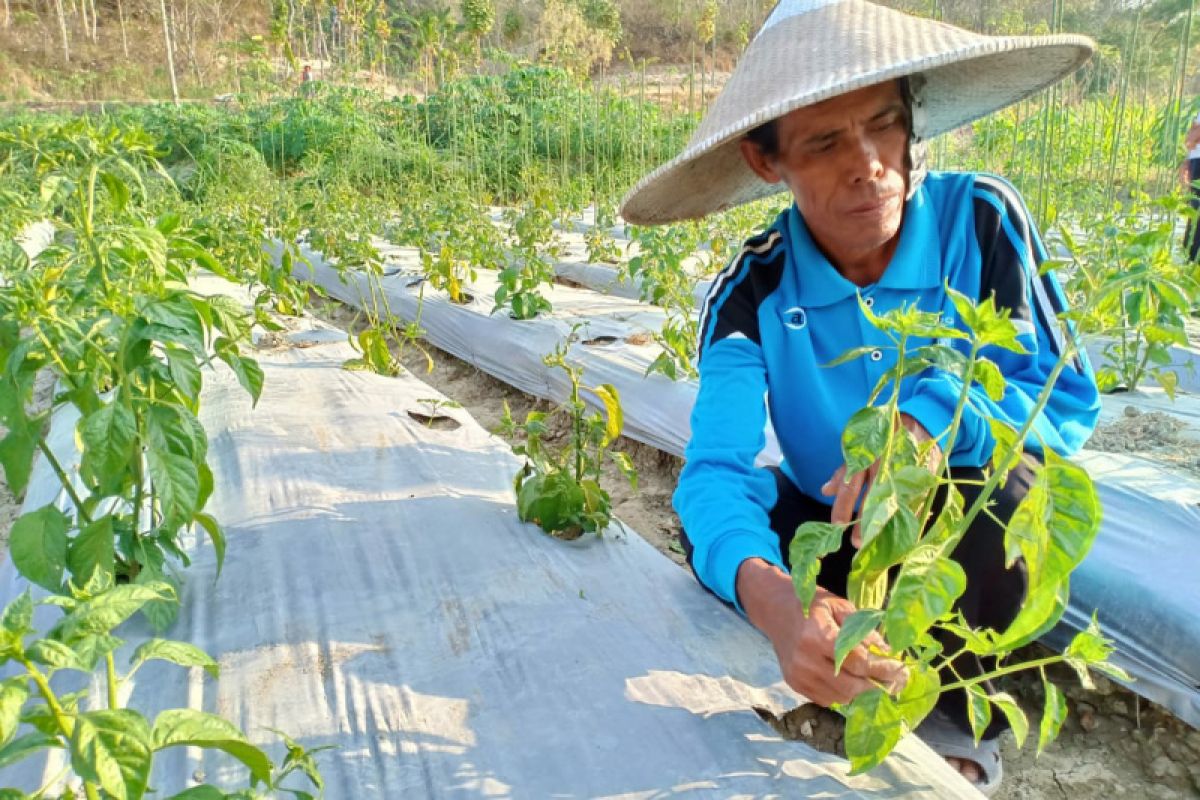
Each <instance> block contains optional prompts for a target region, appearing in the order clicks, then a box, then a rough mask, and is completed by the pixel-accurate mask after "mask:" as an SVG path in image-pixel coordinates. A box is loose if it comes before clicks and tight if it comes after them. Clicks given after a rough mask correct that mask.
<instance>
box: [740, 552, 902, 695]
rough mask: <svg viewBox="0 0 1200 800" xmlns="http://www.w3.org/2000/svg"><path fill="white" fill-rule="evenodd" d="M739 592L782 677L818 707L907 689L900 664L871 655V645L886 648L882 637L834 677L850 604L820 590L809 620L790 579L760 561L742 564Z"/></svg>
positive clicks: (873, 636)
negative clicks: (874, 691) (836, 649)
mask: <svg viewBox="0 0 1200 800" xmlns="http://www.w3.org/2000/svg"><path fill="white" fill-rule="evenodd" d="M737 592H738V597H739V599H740V600H741V602H742V608H744V609H745V611H746V616H747V617H749V618H750V621H751V622H752V623H753V624H754V626H755V627H756V628H758V629H759V630H761V631H762V632H763V633H765V634H766V635H767V638H768V639H770V640H771V644H772V645H773V646H774V648H775V657H776V658H777V659H779V668H780V670H781V671H782V673H783V679H784V680H785V681H786V682H787V684H788V686H790V687H792V688H793V689H795V690H796V691H797V692H799V693H800V694H802V695H804V696H805V697H807V698H808V699H809V700H811V701H813V702H814V703H817V704H818V705H822V706H829V705H832V704H833V703H848V702H850V701H851V700H853V699H854V698H855V697H856V696H857V695H859V694H861V693H862V692H865V691H867V690H868V689H873V688H875V687H876V686H882V687H884V688H886V689H889V690H895V689H898V688H899V687H901V686H903V685H904V681H905V679H906V677H907V675H906V673H905V670H904V665H903V664H902V663H901V662H900V661H898V660H896V659H892V658H886V657H884V656H880V655H875V654H872V653H870V652H868V648H869V647H870V646H874V647H876V648H878V649H886V645H885V644H884V641H883V638H882V637H881V636H880V635H879V634H878V633H872V634H871V635H870V636H868V637H867V638H866V640H864V642H863V644H860V645H858V646H857V647H855V648H854V649H853V650H851V651H850V654H849V655H848V656H846V660H845V661H843V662H842V669H841V671H840V672H839V673H838V674H837V675H834V674H833V646H834V643H835V642H836V641H837V635H838V631H839V630H841V627H842V623H843V622H845V619H846V617H848V616H850V614H852V613H854V610H855V609H854V605H853V604H852V603H851V602H850V601H849V600H846V599H845V598H843V597H838V596H837V595H835V594H833V593H831V592H827V591H825V590H824V589H821V588H818V589H817V594H816V597H814V598H813V602H812V605H811V606H810V607H809V615H808V616H807V617H805V616H804V608H803V606H801V604H800V600H799V598H797V597H796V592H795V589H793V588H792V579H791V577H789V576H788V574H787V573H785V572H784V571H783V570H781V569H779V568H778V567H775V566H774V565H771V564H768V563H767V562H766V561H763V560H762V559H757V558H754V559H748V560H746V561H744V562H742V566H741V567H740V568H739V569H738V577H737Z"/></svg>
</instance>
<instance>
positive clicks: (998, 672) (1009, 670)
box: [938, 656, 1064, 694]
mask: <svg viewBox="0 0 1200 800" xmlns="http://www.w3.org/2000/svg"><path fill="white" fill-rule="evenodd" d="M1063 658H1064V657H1063V656H1046V657H1045V658H1039V659H1036V660H1034V661H1023V662H1021V663H1020V664H1013V665H1012V666H1008V667H1000V668H998V669H994V670H992V671H991V672H985V673H983V674H982V675H976V676H975V677H974V678H964V679H962V680H958V681H955V682H954V683H948V684H946V685H944V686H942V687H941V689H939V690H938V692H939V694H940V693H944V692H949V691H953V690H954V689H963V688H966V687H967V686H973V685H974V684H977V683H983V682H984V681H990V680H993V679H994V678H1002V677H1004V676H1005V675H1011V674H1013V673H1014V672H1021V671H1022V670H1026V669H1033V668H1034V667H1038V668H1041V667H1045V666H1049V665H1050V664H1057V663H1059V662H1060V661H1062V660H1063Z"/></svg>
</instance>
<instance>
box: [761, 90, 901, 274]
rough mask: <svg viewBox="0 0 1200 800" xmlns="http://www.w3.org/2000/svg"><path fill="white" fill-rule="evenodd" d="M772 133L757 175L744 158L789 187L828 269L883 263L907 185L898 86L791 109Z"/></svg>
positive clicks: (893, 237) (896, 229)
mask: <svg viewBox="0 0 1200 800" xmlns="http://www.w3.org/2000/svg"><path fill="white" fill-rule="evenodd" d="M777 132H778V140H779V149H778V151H777V152H776V153H775V154H774V155H766V154H762V151H761V150H760V151H758V152H759V154H761V156H762V162H761V166H762V168H763V169H762V171H760V169H759V168H756V167H755V164H754V163H753V159H752V157H751V156H750V155H747V160H748V161H751V164H750V165H751V167H752V168H754V169H755V171H756V172H758V174H759V176H760V177H762V178H764V179H765V180H768V181H770V182H772V183H774V182H777V181H783V182H784V184H786V185H787V187H788V188H789V189H791V191H792V196H793V197H795V199H796V205H797V206H798V207H799V209H800V213H801V214H802V215H803V216H804V221H805V223H806V224H807V225H808V228H809V231H810V232H811V233H812V235H813V238H814V239H815V240H816V241H817V244H818V245H820V246H821V248H822V250H824V251H825V253H826V254H827V255H828V256H829V257H830V259H831V260H832V261H833V263H834V265H835V266H837V267H838V268H839V269H843V268H844V267H845V266H846V262H851V263H853V262H855V261H856V260H858V259H862V258H864V257H866V258H869V257H870V256H871V255H873V254H877V253H883V254H885V255H886V256H887V258H890V255H891V252H892V244H893V242H894V240H896V237H897V234H898V233H899V231H900V222H901V219H902V217H903V213H904V199H905V194H906V192H907V187H908V168H907V166H906V160H907V159H906V156H907V152H908V112H907V110H906V108H905V105H904V102H903V99H902V98H901V96H900V89H899V86H898V85H897V83H896V82H895V81H888V82H887V83H880V84H876V85H874V86H867V87H865V88H862V89H858V90H856V91H853V92H849V93H847V94H843V95H839V96H837V97H833V98H830V99H829V100H824V101H822V102H820V103H815V104H813V105H811V106H805V107H803V108H798V109H796V110H795V111H792V112H791V113H789V114H786V115H784V116H783V117H780V118H779V121H778V123H777ZM750 146H751V147H754V146H753V145H750ZM754 149H757V148H754ZM744 150H745V148H743V151H744Z"/></svg>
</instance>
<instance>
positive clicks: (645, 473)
mask: <svg viewBox="0 0 1200 800" xmlns="http://www.w3.org/2000/svg"><path fill="white" fill-rule="evenodd" d="M316 311H317V313H318V316H320V317H322V318H323V319H325V320H327V321H329V322H332V323H334V324H336V325H340V326H351V325H352V323H353V321H354V319H355V317H356V314H355V312H354V311H353V310H350V309H347V308H346V307H344V306H341V305H340V304H337V303H332V302H329V303H325V304H323V305H322V307H321V308H318V309H316ZM263 344H264V345H266V346H268V347H269V346H270V342H264V343H263ZM423 346H424V347H425V349H426V350H427V351H428V353H429V354H430V356H431V357H432V359H433V362H434V368H433V370H432V371H431V372H426V369H425V367H426V362H425V357H424V355H422V354H421V353H420V352H418V351H417V350H416V348H408V350H407V351H406V352H404V353H401V354H399V355H400V360H401V362H402V363H403V364H404V365H405V367H406V368H408V369H409V370H410V371H411V372H412V374H413V375H415V376H416V377H418V378H420V379H421V380H423V381H425V382H426V383H428V384H429V385H430V386H432V387H433V388H435V389H437V390H438V391H439V392H441V393H442V394H444V395H446V397H448V398H450V399H451V400H453V401H455V402H457V403H459V404H461V406H462V407H463V408H464V409H465V410H466V411H467V412H468V413H470V414H471V416H472V417H473V418H474V419H476V420H477V421H478V422H479V423H480V424H481V425H483V426H484V427H485V428H487V429H488V430H495V429H496V428H497V427H498V425H499V423H500V419H501V415H502V414H503V407H504V403H505V402H507V403H508V405H509V407H510V408H511V409H512V414H513V416H514V417H517V418H518V419H522V418H524V415H525V414H526V413H527V412H528V411H530V410H532V409H534V408H541V409H546V408H547V407H548V406H547V404H546V403H545V402H543V401H540V400H537V399H534V398H532V397H529V396H527V395H524V394H522V393H521V392H519V391H518V390H516V389H514V388H512V387H511V386H508V385H507V384H505V383H502V382H500V381H498V380H496V379H494V378H492V377H490V376H488V375H486V374H484V373H482V372H480V371H479V370H477V369H476V368H475V367H473V366H471V365H469V364H466V363H464V362H462V361H459V360H458V359H456V358H454V357H453V356H450V355H448V354H446V353H444V352H442V351H440V350H438V349H436V348H434V347H432V346H430V345H428V344H423ZM39 397H41V398H42V400H41V401H42V402H48V400H49V387H48V386H45V385H42V386H41V388H40V390H39ZM430 411H431V414H430V416H433V417H436V416H438V415H437V413H436V409H430ZM1144 416H1150V415H1144ZM435 424H436V423H435ZM1160 427H1162V426H1161V425H1160ZM618 446H619V447H620V448H621V449H624V450H625V451H626V452H627V453H628V454H629V455H630V457H631V458H632V460H633V462H634V465H635V466H636V468H637V470H638V489H637V491H633V490H632V489H631V488H630V487H629V484H628V483H626V481H625V480H624V479H623V478H622V477H621V476H620V475H619V474H618V473H617V472H616V471H615V469H612V470H610V471H608V473H607V474H606V475H605V478H606V483H605V486H606V487H607V488H608V490H609V491H610V493H611V494H612V496H613V510H614V513H615V515H616V516H617V517H618V518H620V519H621V521H622V522H624V523H625V524H626V525H628V526H629V527H630V528H632V529H633V530H635V531H637V532H638V533H639V534H640V535H641V536H642V537H643V538H645V539H646V540H648V541H649V542H650V543H651V544H653V545H654V546H655V547H656V548H657V549H658V550H660V551H661V552H662V553H664V554H665V555H666V556H667V557H669V558H670V559H672V560H673V561H674V562H675V563H677V564H679V565H680V566H681V567H682V568H686V567H685V565H686V561H685V559H684V556H683V548H682V546H681V545H680V542H679V533H680V525H679V520H678V518H677V517H676V516H675V513H674V512H673V510H672V508H671V493H672V492H673V491H674V488H675V483H676V480H677V479H678V477H679V470H680V467H681V466H682V461H681V460H680V459H678V458H675V457H673V456H670V455H667V454H664V453H662V452H661V451H659V450H656V449H654V448H651V447H648V446H645V445H642V444H638V443H636V442H632V441H629V440H625V439H622V440H621V441H620V443H619V445H618ZM18 511H19V505H18V499H17V498H14V497H13V496H12V495H11V494H10V493H9V492H8V490H7V487H6V486H5V484H4V483H3V481H0V538H4V539H6V538H7V534H8V530H9V528H10V526H11V522H12V520H13V519H15V517H16V515H17V513H18ZM1041 652H1042V651H1041V649H1040V646H1037V645H1034V646H1033V648H1032V649H1031V650H1030V651H1029V652H1028V653H1026V654H1024V655H1025V656H1026V657H1028V658H1034V657H1037V656H1038V655H1039V654H1040V653H1041ZM1052 677H1055V678H1057V679H1058V680H1057V681H1056V682H1057V683H1058V684H1059V685H1060V686H1062V687H1064V691H1065V693H1066V695H1067V698H1068V703H1069V706H1070V711H1071V713H1070V716H1069V718H1068V720H1067V722H1066V724H1065V725H1064V727H1063V730H1062V733H1061V734H1060V735H1059V737H1058V739H1057V740H1056V741H1054V742H1053V743H1051V744H1050V745H1049V746H1048V747H1047V748H1046V751H1045V752H1044V753H1042V755H1041V756H1040V757H1037V756H1035V749H1036V741H1034V740H1036V736H1037V733H1036V732H1037V724H1038V714H1037V713H1036V712H1035V711H1031V712H1030V730H1031V731H1032V733H1031V734H1030V738H1031V741H1027V742H1026V743H1025V747H1024V748H1023V749H1018V748H1017V746H1016V743H1015V742H1014V741H1013V739H1012V737H1011V735H1008V734H1006V735H1005V737H1004V739H1003V743H1002V750H1003V753H1004V759H1005V767H1004V769H1005V778H1004V784H1003V785H1002V786H1001V788H1000V791H999V792H998V793H997V794H996V795H995V797H997V798H1000V799H1001V800H1043V798H1093V797H1133V798H1155V799H1156V800H1158V799H1161V800H1186V799H1187V798H1200V731H1197V730H1196V729H1194V728H1191V727H1189V726H1188V725H1186V724H1184V723H1183V722H1181V721H1180V720H1178V719H1177V718H1175V717H1174V716H1173V715H1171V714H1170V713H1169V712H1167V711H1165V710H1163V709H1162V708H1160V707H1157V706H1155V705H1153V704H1151V703H1148V702H1147V701H1145V700H1143V699H1141V698H1139V697H1138V696H1137V695H1135V694H1133V693H1132V692H1130V691H1128V690H1127V689H1124V688H1122V687H1120V686H1117V685H1116V684H1113V683H1112V682H1110V681H1107V680H1105V679H1103V678H1098V679H1097V680H1096V689H1095V690H1094V691H1092V690H1088V689H1084V688H1082V687H1080V686H1079V685H1078V683H1077V681H1076V680H1075V679H1073V678H1072V677H1071V676H1070V675H1069V674H1066V673H1060V674H1055V675H1054V676H1052ZM998 688H1000V689H1002V690H1004V691H1008V692H1010V693H1013V694H1015V695H1017V696H1018V697H1019V699H1020V700H1021V701H1022V705H1023V706H1024V707H1026V709H1027V710H1031V709H1038V708H1040V707H1041V702H1042V696H1041V686H1040V683H1039V682H1038V681H1037V680H1036V678H1033V677H1024V676H1012V677H1010V678H1009V679H1008V680H1006V681H1004V682H1003V683H1002V684H1001V685H1000V686H999V687H998ZM756 711H758V713H759V715H760V717H761V718H762V719H763V721H764V724H766V725H768V726H770V727H771V728H772V729H774V730H776V731H777V732H778V733H779V734H780V735H782V736H784V737H785V738H790V739H794V738H797V737H798V738H801V739H803V740H804V741H806V742H808V743H810V744H812V746H814V747H817V748H818V749H821V750H825V751H831V752H837V748H838V747H840V731H841V726H840V724H839V723H840V719H837V718H836V715H833V714H831V712H828V711H825V710H824V709H819V708H818V707H816V706H813V705H811V704H810V705H805V706H801V707H799V708H797V709H793V710H792V711H790V712H788V713H785V714H783V715H782V716H780V717H776V716H775V715H773V714H770V712H767V713H766V714H764V713H763V711H762V710H757V709H756Z"/></svg>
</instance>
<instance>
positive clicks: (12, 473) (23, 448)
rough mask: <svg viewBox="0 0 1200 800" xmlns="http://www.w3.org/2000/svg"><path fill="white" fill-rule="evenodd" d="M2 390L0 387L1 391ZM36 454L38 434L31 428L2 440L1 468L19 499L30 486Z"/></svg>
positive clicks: (9, 486) (0, 445)
mask: <svg viewBox="0 0 1200 800" xmlns="http://www.w3.org/2000/svg"><path fill="white" fill-rule="evenodd" d="M2 388H3V387H0V389H2ZM30 427H32V426H30ZM35 453H37V438H36V433H35V432H34V431H32V430H30V429H29V428H14V429H12V430H10V431H9V432H8V435H7V436H5V437H4V438H3V439H0V466H3V467H4V477H5V480H6V481H8V488H9V491H10V492H12V493H13V494H14V495H16V496H18V497H19V496H20V495H21V493H22V492H24V491H25V487H26V486H28V485H29V475H30V473H31V472H32V471H33V457H34V454H35Z"/></svg>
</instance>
